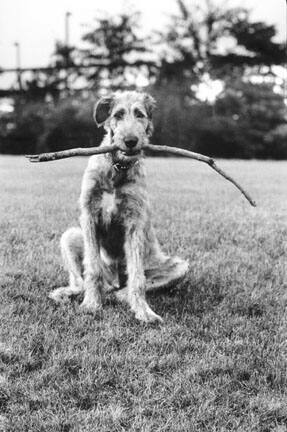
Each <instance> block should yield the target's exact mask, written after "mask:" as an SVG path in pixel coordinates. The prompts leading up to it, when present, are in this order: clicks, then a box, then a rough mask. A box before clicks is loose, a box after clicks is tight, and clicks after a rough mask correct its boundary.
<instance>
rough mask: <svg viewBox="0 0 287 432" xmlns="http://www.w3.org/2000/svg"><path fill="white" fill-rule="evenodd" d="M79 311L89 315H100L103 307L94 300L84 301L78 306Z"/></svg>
mask: <svg viewBox="0 0 287 432" xmlns="http://www.w3.org/2000/svg"><path fill="white" fill-rule="evenodd" d="M80 311H81V312H84V313H90V314H102V312H103V306H102V304H101V303H99V302H97V301H95V300H87V299H84V300H83V301H82V303H81V304H80Z"/></svg>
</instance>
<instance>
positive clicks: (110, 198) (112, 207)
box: [101, 192, 120, 226]
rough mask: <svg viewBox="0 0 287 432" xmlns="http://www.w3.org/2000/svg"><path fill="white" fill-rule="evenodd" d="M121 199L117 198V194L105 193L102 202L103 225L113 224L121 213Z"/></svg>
mask: <svg viewBox="0 0 287 432" xmlns="http://www.w3.org/2000/svg"><path fill="white" fill-rule="evenodd" d="M119 204H120V199H119V198H117V197H116V193H115V192H104V193H103V195H102V200H101V216H102V218H101V219H102V223H103V225H105V226H108V225H110V224H111V221H112V219H113V218H114V217H115V216H116V215H117V213H118V211H119Z"/></svg>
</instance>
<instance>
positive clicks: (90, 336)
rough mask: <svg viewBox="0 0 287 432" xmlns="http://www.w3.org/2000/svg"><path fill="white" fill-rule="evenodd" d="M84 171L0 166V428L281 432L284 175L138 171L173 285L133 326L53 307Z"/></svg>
mask: <svg viewBox="0 0 287 432" xmlns="http://www.w3.org/2000/svg"><path fill="white" fill-rule="evenodd" d="M86 162H87V160H86V159H80V158H79V159H71V160H64V161H58V162H53V163H50V164H39V165H37V164H36V165H31V164H29V163H28V162H27V161H26V160H25V159H24V158H19V157H4V156H2V157H0V187H1V203H0V215H1V231H0V249H1V257H0V263H1V267H2V268H1V280H0V283H1V333H2V334H1V344H0V413H1V415H0V430H3V431H19V432H24V431H36V432H38V431H51V432H52V431H53V432H57V431H62V432H69V431H81V432H82V431H83V432H94V431H97V432H98V431H100V432H116V431H138V432H141V431H143V432H163V431H168V432H175V431H177V432H185V431H186V432H192V431H194V432H197V431H208V432H212V431H220V432H225V431H241V432H249V431H252V432H253V431H259V432H268V431H277V432H284V431H287V387H286V384H287V368H286V365H287V363H286V361H287V346H286V335H287V331H286V330H287V323H286V301H287V295H286V292H287V291H286V287H287V286H286V281H287V271H286V256H287V247H286V244H287V223H286V222H287V221H286V216H287V197H286V185H287V162H270V161H269V162H268V161H267V162H258V161H245V162H244V161H219V165H220V166H221V167H223V168H225V169H226V170H227V171H228V172H229V173H230V174H231V175H233V176H234V177H235V178H237V179H238V180H239V181H240V182H241V183H242V184H243V185H244V186H245V187H246V189H247V190H248V191H249V192H250V194H251V195H252V197H253V198H254V199H255V200H256V201H257V203H258V207H257V208H256V209H253V208H252V207H250V205H249V204H248V202H247V201H245V200H244V198H243V197H242V196H241V195H240V193H239V192H238V191H237V190H236V189H235V188H234V187H233V186H232V185H231V184H229V183H227V182H226V181H224V180H223V179H222V178H221V177H220V176H218V175H217V174H216V173H215V172H214V171H212V170H211V169H210V168H209V167H207V166H205V165H203V164H200V163H197V162H191V161H189V160H180V159H177V160H175V159H153V160H147V168H148V177H149V190H150V195H151V201H152V208H153V212H154V223H155V226H156V229H157V232H158V236H159V239H160V242H161V243H162V244H163V245H164V249H165V250H166V251H167V252H168V253H170V254H178V255H180V256H182V257H184V258H188V259H189V260H190V262H191V269H190V272H189V274H188V276H187V278H186V279H185V281H184V282H182V283H181V284H179V285H178V286H177V287H174V289H173V290H172V291H170V292H167V293H162V294H159V295H153V296H150V297H149V302H150V304H151V305H152V307H153V309H154V310H155V312H157V313H159V314H160V315H161V316H162V317H163V318H164V324H163V325H158V326H155V325H153V326H145V325H141V324H139V323H138V322H136V321H135V319H134V318H133V316H132V315H131V313H130V312H129V310H128V309H127V308H125V307H124V306H122V305H118V304H117V303H116V302H115V301H114V300H113V299H112V298H110V299H107V301H106V304H105V308H104V316H103V319H99V318H98V319H95V318H94V317H93V316H91V315H83V314H81V313H80V312H79V305H78V302H77V301H74V302H71V303H70V304H68V305H65V306H56V305H55V304H53V303H52V301H50V300H49V299H48V298H47V294H48V292H49V291H50V290H51V289H53V288H55V287H58V286H61V285H63V284H64V282H65V280H66V274H65V273H64V271H63V270H62V267H61V260H60V254H59V247H58V242H59V238H60V235H61V233H62V232H63V231H64V230H65V229H66V228H67V227H68V226H72V225H74V224H76V223H77V218H78V209H77V199H78V195H79V188H80V180H81V175H82V172H83V169H84V167H85V165H86Z"/></svg>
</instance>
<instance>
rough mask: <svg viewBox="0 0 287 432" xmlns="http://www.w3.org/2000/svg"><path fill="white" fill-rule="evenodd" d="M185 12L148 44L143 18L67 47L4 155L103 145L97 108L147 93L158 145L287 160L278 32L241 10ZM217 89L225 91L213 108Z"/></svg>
mask: <svg viewBox="0 0 287 432" xmlns="http://www.w3.org/2000/svg"><path fill="white" fill-rule="evenodd" d="M176 3H177V7H178V11H177V14H176V15H174V16H171V17H170V20H169V24H168V26H167V27H166V28H165V29H164V30H162V31H154V32H153V33H152V34H150V35H149V36H148V37H143V36H142V34H141V28H140V26H139V22H140V17H139V14H138V13H131V14H124V13H122V14H120V15H118V16H104V17H101V18H98V19H96V20H95V21H94V23H92V24H91V25H90V26H89V28H88V29H87V30H86V32H85V33H84V34H83V37H82V41H83V46H82V47H81V48H77V47H72V46H66V45H64V44H62V43H59V42H58V43H57V44H56V47H55V52H54V54H53V56H52V60H51V65H50V66H51V69H48V70H47V71H37V72H35V73H34V74H33V76H32V77H30V78H29V79H26V80H25V81H23V93H22V94H21V95H19V96H16V97H15V100H16V104H15V106H16V109H15V113H14V114H13V115H10V117H9V116H6V117H5V118H1V119H0V152H2V153H18V154H19V153H20V154H21V153H28V152H31V153H33V152H38V151H52V150H59V149H65V148H71V147H74V146H94V145H97V143H99V142H100V140H101V138H102V136H103V131H102V130H100V129H96V127H95V125H94V124H93V122H92V116H91V111H92V106H93V104H94V102H95V100H96V99H97V98H98V97H99V96H100V95H101V94H102V93H103V92H109V91H113V90H119V89H126V88H138V87H139V86H140V85H143V84H144V86H145V90H146V91H149V92H150V93H151V94H153V95H154V97H155V98H156V100H157V108H158V109H157V110H156V113H155V118H154V122H155V132H154V136H153V142H154V143H156V144H166V145H173V146H180V147H183V148H188V149H191V150H194V151H198V152H201V153H206V154H209V155H211V156H217V157H240V158H253V157H256V158H286V157H287V144H286V142H287V141H286V138H287V124H286V106H285V104H284V99H283V91H282V86H283V83H282V81H280V78H278V76H277V75H276V74H275V72H276V67H277V68H278V67H279V68H280V67H283V66H284V62H285V58H286V50H285V46H284V44H283V43H279V42H275V41H274V37H275V36H276V29H275V27H274V26H273V25H268V24H266V23H264V22H254V21H252V20H251V18H250V12H249V11H248V10H246V9H245V8H241V7H238V8H223V7H222V6H221V7H218V6H216V5H215V4H214V3H213V2H212V1H211V0H205V1H202V2H200V3H198V4H197V5H194V3H192V5H191V2H189V1H188V0H176ZM215 82H218V83H220V85H221V89H220V91H218V92H217V94H215V95H214V97H213V98H212V97H211V96H212V92H213V87H214V83H215ZM202 85H204V86H205V87H204V88H205V92H207V93H206V99H204V98H203V97H202V95H201V94H200V88H202ZM208 86H210V94H209V92H208ZM13 116H14V117H13ZM11 117H13V118H12V119H11Z"/></svg>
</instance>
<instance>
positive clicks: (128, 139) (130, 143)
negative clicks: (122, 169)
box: [124, 135, 139, 149]
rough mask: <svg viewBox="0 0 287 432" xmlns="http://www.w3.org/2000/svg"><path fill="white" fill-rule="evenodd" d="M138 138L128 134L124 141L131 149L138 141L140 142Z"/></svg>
mask: <svg viewBox="0 0 287 432" xmlns="http://www.w3.org/2000/svg"><path fill="white" fill-rule="evenodd" d="M138 140H139V139H138V138H137V137H136V136H131V135H130V136H127V137H126V138H125V139H124V142H125V145H126V146H127V147H128V148H129V149H132V148H134V147H135V146H136V145H137V143H138Z"/></svg>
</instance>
